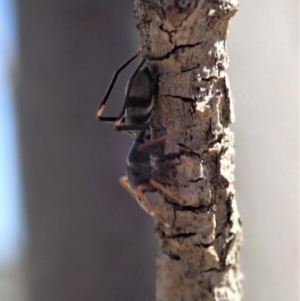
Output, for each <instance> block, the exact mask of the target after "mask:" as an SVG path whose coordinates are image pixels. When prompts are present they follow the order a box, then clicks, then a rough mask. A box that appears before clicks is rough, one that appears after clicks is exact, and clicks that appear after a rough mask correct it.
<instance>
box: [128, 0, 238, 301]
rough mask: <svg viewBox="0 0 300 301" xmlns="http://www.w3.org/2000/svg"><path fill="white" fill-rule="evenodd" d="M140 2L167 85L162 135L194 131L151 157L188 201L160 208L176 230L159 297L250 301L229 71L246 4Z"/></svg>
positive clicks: (161, 94)
mask: <svg viewBox="0 0 300 301" xmlns="http://www.w3.org/2000/svg"><path fill="white" fill-rule="evenodd" d="M134 4H135V14H136V18H137V19H138V30H139V33H140V37H141V44H142V56H143V57H144V58H146V65H148V67H149V68H150V69H151V70H152V72H153V74H154V77H156V81H157V100H156V102H155V106H154V110H153V117H152V127H153V128H152V130H153V137H154V138H155V137H158V136H160V135H162V134H164V133H166V132H167V133H172V132H174V131H178V130H182V129H184V130H185V131H184V133H183V134H181V135H178V136H174V137H172V138H169V139H167V140H166V143H165V144H164V147H161V148H160V149H158V148H157V149H156V151H155V152H152V154H151V156H150V158H151V166H152V168H153V177H154V179H155V180H156V181H158V182H159V183H161V184H162V185H164V186H165V187H166V188H167V189H168V190H170V191H171V192H172V193H173V194H174V195H176V197H177V198H178V201H176V202H175V201H174V200H171V199H168V198H164V197H162V196H160V198H159V199H158V201H157V206H158V207H159V208H160V210H161V212H162V215H163V216H164V217H165V218H166V219H167V221H168V223H169V224H170V225H171V227H170V228H169V229H167V228H166V227H164V226H163V225H160V224H158V226H157V234H158V236H159V237H160V240H161V249H160V255H159V258H158V260H157V283H156V285H157V291H156V296H157V300H159V301H191V300H199V301H200V300H201V301H204V300H205V301H208V300H209V301H211V300H219V301H221V300H222V301H225V300H226V301H227V300H228V301H229V300H230V301H237V300H240V299H241V294H242V293H241V285H240V279H241V274H240V270H239V252H240V247H241V240H242V230H241V222H240V218H239V213H238V210H237V206H236V200H235V191H234V187H233V180H234V175H233V170H234V163H233V158H234V148H233V144H234V141H233V133H232V132H231V131H230V129H229V125H230V124H231V123H232V122H233V120H234V114H233V99H232V96H231V93H230V89H229V82H228V78H227V75H226V73H225V71H224V70H225V69H226V67H227V65H228V56H227V52H226V38H227V32H228V26H229V21H230V18H231V17H232V16H233V15H234V14H235V12H236V11H237V9H238V3H237V1H235V0H218V1H197V0H190V1H174V0H164V1H160V2H159V4H158V3H157V1H152V0H148V1H146V0H134Z"/></svg>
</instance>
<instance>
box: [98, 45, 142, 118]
mask: <svg viewBox="0 0 300 301" xmlns="http://www.w3.org/2000/svg"><path fill="white" fill-rule="evenodd" d="M139 53H140V51H138V53H137V54H135V55H134V56H133V57H132V58H130V59H129V60H128V61H127V62H125V63H124V64H123V65H122V66H121V67H119V68H118V70H117V71H116V72H115V73H114V75H113V77H112V79H111V82H110V84H109V86H108V89H107V91H106V93H105V95H104V98H103V100H102V101H101V103H100V105H99V108H98V111H97V117H98V118H99V120H100V121H104V120H102V118H101V116H102V114H103V111H104V109H105V105H106V102H107V100H108V98H109V95H110V93H111V91H112V89H113V87H114V85H115V83H116V81H117V79H118V77H119V74H120V72H121V71H122V70H123V69H124V68H125V67H127V66H128V65H129V64H130V63H131V62H132V61H133V60H134V59H135V58H137V56H138V55H139ZM117 119H118V118H116V120H117Z"/></svg>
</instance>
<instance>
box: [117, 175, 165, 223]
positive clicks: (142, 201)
mask: <svg viewBox="0 0 300 301" xmlns="http://www.w3.org/2000/svg"><path fill="white" fill-rule="evenodd" d="M120 183H121V185H122V186H123V187H124V188H126V189H127V190H128V191H129V193H130V194H131V195H132V196H133V197H134V198H135V199H136V200H137V201H138V203H139V205H140V206H141V207H142V208H143V209H144V210H145V211H146V212H147V213H149V214H151V215H152V216H155V217H156V218H157V219H158V220H159V221H160V222H161V223H162V224H163V225H164V226H165V227H168V228H169V227H170V225H169V224H168V223H167V221H166V220H165V219H164V218H163V216H162V214H161V212H160V210H159V209H158V208H157V207H156V206H154V205H153V204H152V202H151V201H150V200H149V199H148V198H147V196H146V195H145V194H144V192H147V191H148V192H151V191H153V186H152V185H151V184H150V183H142V184H140V185H138V186H137V187H136V188H135V189H133V188H132V187H131V186H130V184H129V181H128V177H127V176H123V177H121V178H120Z"/></svg>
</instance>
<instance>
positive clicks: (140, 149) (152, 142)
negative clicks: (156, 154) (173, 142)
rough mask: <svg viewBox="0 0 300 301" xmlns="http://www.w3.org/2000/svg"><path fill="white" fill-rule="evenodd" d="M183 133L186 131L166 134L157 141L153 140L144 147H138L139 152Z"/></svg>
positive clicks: (143, 145) (144, 144) (145, 143)
mask: <svg viewBox="0 0 300 301" xmlns="http://www.w3.org/2000/svg"><path fill="white" fill-rule="evenodd" d="M183 131H184V130H180V131H176V132H172V133H170V134H166V135H163V136H160V137H157V138H155V139H153V140H149V141H146V142H144V143H143V144H142V145H140V146H139V147H138V151H143V150H145V149H146V148H148V147H149V146H151V145H153V144H156V143H158V142H161V141H163V140H166V139H167V138H170V137H173V136H176V135H179V134H180V133H182V132H183Z"/></svg>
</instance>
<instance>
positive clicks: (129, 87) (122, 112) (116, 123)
mask: <svg viewBox="0 0 300 301" xmlns="http://www.w3.org/2000/svg"><path fill="white" fill-rule="evenodd" d="M144 63H145V59H143V60H142V61H141V63H140V64H139V65H138V67H137V68H136V70H135V71H134V73H133V74H132V75H131V77H130V79H129V81H128V86H127V90H126V94H125V101H124V105H123V108H122V111H121V113H120V115H119V116H118V118H117V120H116V122H115V126H116V127H117V126H118V125H120V123H121V121H122V119H123V117H124V114H125V110H126V107H127V103H128V99H129V94H130V91H131V87H132V84H133V79H134V78H135V76H136V75H137V73H138V72H139V70H140V69H141V67H142V66H143V65H144Z"/></svg>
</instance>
